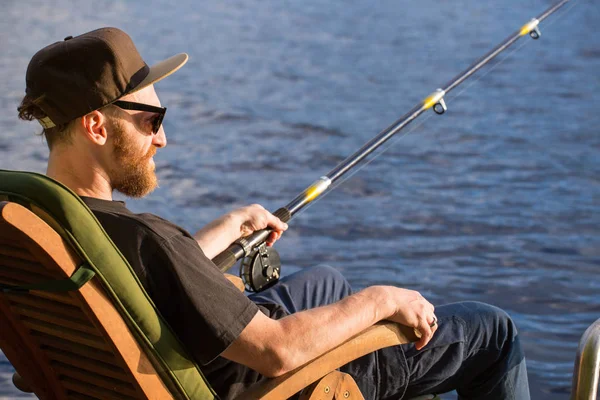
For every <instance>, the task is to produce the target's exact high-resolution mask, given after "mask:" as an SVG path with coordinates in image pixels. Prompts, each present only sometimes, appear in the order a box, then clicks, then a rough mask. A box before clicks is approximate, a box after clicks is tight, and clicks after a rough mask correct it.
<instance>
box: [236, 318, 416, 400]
mask: <svg viewBox="0 0 600 400" xmlns="http://www.w3.org/2000/svg"><path fill="white" fill-rule="evenodd" d="M417 340H418V337H417V335H416V333H415V331H414V329H412V328H409V327H407V326H403V325H399V324H396V323H393V322H380V323H377V324H375V325H373V326H371V327H369V328H367V329H365V330H364V331H362V332H361V333H359V334H358V335H356V336H354V337H352V338H350V339H349V340H347V341H346V342H344V343H342V344H341V345H339V346H338V347H335V348H333V349H332V350H330V351H328V352H326V353H324V354H322V355H320V356H318V357H317V358H315V359H313V360H312V361H310V362H308V363H306V364H304V365H303V366H301V367H298V368H296V369H295V370H293V371H290V372H288V373H287V374H284V375H282V376H279V377H277V378H273V379H269V380H266V381H264V382H260V383H257V384H255V385H252V386H251V387H250V388H249V389H248V390H247V391H245V392H244V393H242V394H241V395H240V396H239V397H238V400H241V399H263V400H269V399H272V400H275V399H287V398H289V397H291V396H293V395H294V394H296V393H298V392H299V391H300V390H302V389H303V388H305V387H307V386H308V385H310V384H311V383H313V382H315V381H316V380H317V379H319V378H321V377H323V376H325V375H326V374H328V373H329V372H331V371H333V370H335V369H337V368H339V367H341V366H342V365H345V364H348V363H349V362H350V361H352V360H355V359H357V358H359V357H362V356H364V355H365V354H368V353H372V352H374V351H376V350H379V349H382V348H384V347H390V346H395V345H399V344H406V343H410V342H415V341H417Z"/></svg>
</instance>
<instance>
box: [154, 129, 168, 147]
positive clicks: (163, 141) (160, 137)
mask: <svg viewBox="0 0 600 400" xmlns="http://www.w3.org/2000/svg"><path fill="white" fill-rule="evenodd" d="M152 144H153V145H154V146H156V147H165V146H166V145H167V135H166V134H165V129H164V128H163V126H162V125H161V126H160V129H159V130H158V133H157V134H156V135H152Z"/></svg>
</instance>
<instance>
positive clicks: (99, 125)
mask: <svg viewBox="0 0 600 400" xmlns="http://www.w3.org/2000/svg"><path fill="white" fill-rule="evenodd" d="M81 127H82V128H83V130H84V132H85V136H86V138H87V139H88V140H90V141H92V142H93V143H95V144H98V145H100V146H103V145H104V144H106V141H107V137H108V134H107V129H108V119H107V117H106V115H104V114H103V113H101V112H100V111H98V110H96V111H92V112H91V113H89V114H86V115H84V116H83V117H82V118H81Z"/></svg>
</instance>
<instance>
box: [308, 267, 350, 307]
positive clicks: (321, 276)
mask: <svg viewBox="0 0 600 400" xmlns="http://www.w3.org/2000/svg"><path fill="white" fill-rule="evenodd" d="M307 273H308V274H310V276H311V279H312V280H314V281H319V282H320V284H322V285H324V287H326V288H327V290H328V291H331V292H333V293H336V297H337V298H338V300H339V299H341V298H343V297H346V296H349V295H350V294H352V288H351V287H350V283H348V281H347V280H346V278H345V277H344V275H342V273H341V272H340V271H338V270H337V269H335V268H333V267H331V266H329V265H325V264H320V265H316V266H314V267H310V268H308V270H307Z"/></svg>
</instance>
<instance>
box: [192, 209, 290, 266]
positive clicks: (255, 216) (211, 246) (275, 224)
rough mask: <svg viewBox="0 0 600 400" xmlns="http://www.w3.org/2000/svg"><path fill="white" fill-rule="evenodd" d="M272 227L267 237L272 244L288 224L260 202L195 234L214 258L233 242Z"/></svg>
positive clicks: (201, 246) (207, 254)
mask: <svg viewBox="0 0 600 400" xmlns="http://www.w3.org/2000/svg"><path fill="white" fill-rule="evenodd" d="M267 227H269V228H272V229H273V230H274V231H273V232H272V233H271V235H270V236H269V238H268V239H267V245H268V246H272V245H273V243H275V241H276V240H277V239H279V238H280V237H281V234H282V233H283V231H285V230H286V229H287V224H285V223H284V222H282V221H281V220H280V219H279V218H277V217H275V216H274V215H273V214H271V213H270V212H268V211H267V210H265V209H264V208H263V207H262V206H260V205H258V204H253V205H251V206H247V207H243V208H240V209H237V210H234V211H232V212H230V213H227V214H225V215H223V216H222V217H220V218H217V219H216V220H214V221H212V222H211V223H209V224H208V225H206V226H205V227H204V228H202V229H200V230H199V231H198V232H196V234H195V235H194V238H195V239H196V241H197V242H198V244H199V245H200V248H201V249H202V251H203V252H204V254H205V255H206V257H208V258H210V259H212V258H214V257H215V256H216V255H217V254H219V253H220V252H222V251H223V250H225V249H226V248H227V247H228V246H229V245H230V244H231V243H233V242H234V241H236V240H238V239H239V238H241V237H244V236H248V235H249V234H251V233H252V232H254V231H257V230H261V229H265V228H267Z"/></svg>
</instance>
